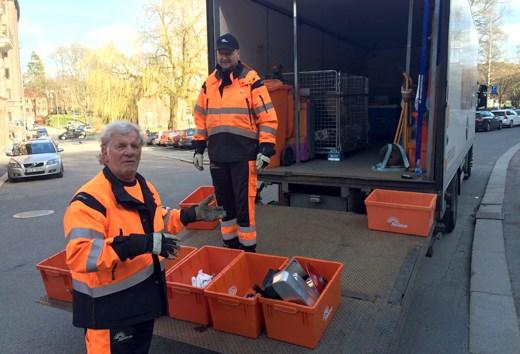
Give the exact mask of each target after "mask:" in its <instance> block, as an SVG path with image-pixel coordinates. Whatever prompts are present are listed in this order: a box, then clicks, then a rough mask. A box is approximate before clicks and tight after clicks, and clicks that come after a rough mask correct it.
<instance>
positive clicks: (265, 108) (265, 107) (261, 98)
mask: <svg viewBox="0 0 520 354" xmlns="http://www.w3.org/2000/svg"><path fill="white" fill-rule="evenodd" d="M260 100H262V104H263V105H264V110H265V113H267V106H266V105H265V102H264V98H263V97H262V95H260Z"/></svg>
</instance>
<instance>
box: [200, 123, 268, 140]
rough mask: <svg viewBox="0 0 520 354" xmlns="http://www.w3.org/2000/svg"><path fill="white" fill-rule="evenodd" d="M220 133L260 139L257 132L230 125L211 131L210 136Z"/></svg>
mask: <svg viewBox="0 0 520 354" xmlns="http://www.w3.org/2000/svg"><path fill="white" fill-rule="evenodd" d="M218 133H231V134H235V135H240V136H245V137H246V138H251V139H258V135H257V133H256V132H253V131H251V130H246V129H241V128H237V127H232V126H229V125H221V126H218V127H215V128H212V129H210V130H209V136H212V135H215V134H218Z"/></svg>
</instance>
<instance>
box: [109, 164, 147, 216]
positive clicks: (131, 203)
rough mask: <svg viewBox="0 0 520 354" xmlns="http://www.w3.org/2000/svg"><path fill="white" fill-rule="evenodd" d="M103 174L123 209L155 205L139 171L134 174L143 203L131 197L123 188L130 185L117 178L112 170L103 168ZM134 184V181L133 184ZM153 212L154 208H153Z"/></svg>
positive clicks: (139, 208) (142, 208)
mask: <svg viewBox="0 0 520 354" xmlns="http://www.w3.org/2000/svg"><path fill="white" fill-rule="evenodd" d="M103 174H104V175H105V178H106V179H107V180H108V181H109V182H110V185H111V187H112V193H113V194H114V197H115V198H116V201H117V203H118V204H120V205H121V206H123V207H124V208H125V209H130V210H145V209H148V210H150V209H151V208H153V207H152V205H154V206H155V201H154V199H153V195H152V192H151V191H150V189H149V188H148V186H147V184H146V180H145V179H144V177H143V176H141V175H140V174H139V173H137V174H136V181H137V182H136V183H139V186H140V187H141V192H142V193H143V199H144V203H143V202H141V201H139V200H137V199H135V198H134V197H132V196H131V195H130V194H129V193H128V192H127V191H126V189H125V185H127V186H128V185H132V184H129V183H125V182H123V181H121V180H120V179H119V178H117V177H116V176H115V175H114V174H113V173H112V171H110V169H109V168H108V167H105V168H103ZM133 185H135V183H134V184H133ZM153 209H154V210H153V211H154V213H155V208H153Z"/></svg>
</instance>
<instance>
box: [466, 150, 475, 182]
mask: <svg viewBox="0 0 520 354" xmlns="http://www.w3.org/2000/svg"><path fill="white" fill-rule="evenodd" d="M472 167H473V148H471V149H470V150H469V151H468V155H467V156H466V162H465V163H464V179H469V178H470V177H471V168H472Z"/></svg>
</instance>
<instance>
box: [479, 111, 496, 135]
mask: <svg viewBox="0 0 520 354" xmlns="http://www.w3.org/2000/svg"><path fill="white" fill-rule="evenodd" d="M495 129H502V119H501V118H500V117H495V115H494V114H493V113H491V112H489V111H478V112H476V113H475V131H481V130H483V131H486V132H488V131H490V130H495Z"/></svg>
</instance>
